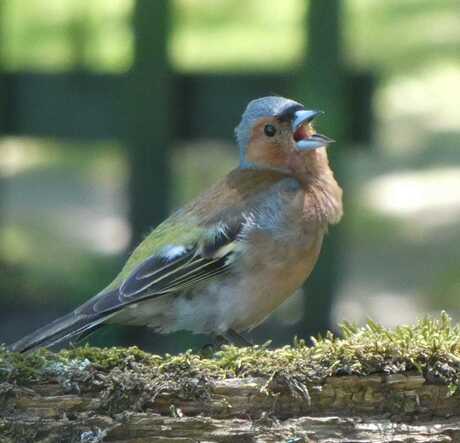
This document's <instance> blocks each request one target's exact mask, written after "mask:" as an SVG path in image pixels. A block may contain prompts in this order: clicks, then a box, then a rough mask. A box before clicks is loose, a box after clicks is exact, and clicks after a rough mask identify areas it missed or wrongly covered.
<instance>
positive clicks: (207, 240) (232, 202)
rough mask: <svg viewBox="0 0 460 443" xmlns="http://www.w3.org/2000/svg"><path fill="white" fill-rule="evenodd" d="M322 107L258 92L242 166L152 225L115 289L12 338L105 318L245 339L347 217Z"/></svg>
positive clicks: (67, 336) (84, 327) (52, 335)
mask: <svg viewBox="0 0 460 443" xmlns="http://www.w3.org/2000/svg"><path fill="white" fill-rule="evenodd" d="M319 114H321V112H319V111H312V110H307V109H305V108H304V106H302V105H301V104H300V103H297V102H295V101H293V100H289V99H286V98H283V97H264V98H259V99H256V100H253V101H251V102H250V103H249V104H248V106H247V108H246V110H245V111H244V113H243V115H242V118H241V122H240V124H239V125H238V126H237V128H236V129H235V135H236V140H237V143H238V145H239V149H240V164H239V166H238V167H237V168H236V169H234V170H233V171H231V172H230V173H229V174H228V175H227V176H226V177H224V179H223V180H222V181H220V182H219V183H217V184H216V185H214V186H213V187H212V188H211V189H209V190H208V191H206V192H204V193H203V194H201V195H200V196H198V197H197V198H196V199H195V200H194V201H192V202H191V203H189V204H187V205H186V206H184V207H183V208H181V209H179V210H177V211H176V212H174V213H173V214H172V215H171V216H170V217H169V218H167V219H166V220H165V221H164V222H163V223H161V224H160V225H159V226H158V227H157V228H156V229H154V230H153V231H152V232H151V233H150V235H148V237H146V238H145V240H144V241H143V242H142V243H141V244H140V245H139V246H138V247H137V248H136V249H135V250H134V252H133V253H132V255H131V256H130V257H129V259H128V261H127V263H126V264H125V266H124V267H123V269H122V270H121V272H120V274H119V275H118V276H117V277H116V278H115V280H114V281H113V282H112V283H111V284H110V285H109V286H108V287H107V288H105V289H103V290H102V291H101V292H100V293H98V294H97V295H96V296H94V297H93V298H91V299H89V300H88V301H87V302H86V303H84V304H83V305H81V306H80V307H78V308H77V309H75V310H74V311H73V312H71V313H70V314H67V315H65V316H64V317H62V318H60V319H58V320H56V321H54V322H53V323H51V324H49V325H46V326H44V327H42V328H41V329H38V330H37V331H35V332H33V333H32V334H30V335H28V336H26V337H24V338H23V339H21V340H19V341H18V342H16V343H15V344H14V345H12V349H13V350H15V351H20V352H24V351H28V350H32V349H35V348H38V347H49V346H52V345H55V344H57V343H60V342H64V341H69V340H75V339H77V340H78V339H82V338H83V337H86V336H87V335H88V334H89V333H91V332H93V331H94V330H96V329H97V328H99V327H101V326H102V325H104V324H105V323H120V324H127V325H143V326H149V327H151V328H153V329H155V330H156V331H158V332H160V333H169V332H174V331H178V330H187V331H191V332H193V333H202V334H213V335H215V336H219V337H221V338H224V339H225V340H227V341H230V342H235V341H237V342H241V341H244V339H243V338H242V336H241V335H240V334H241V333H242V332H244V331H249V330H251V329H252V328H254V327H255V326H257V325H258V324H260V323H261V322H262V321H263V320H264V319H265V318H266V317H267V316H268V315H269V314H270V313H271V312H272V311H273V310H274V309H275V308H276V307H277V306H279V305H280V304H281V303H282V302H283V301H285V300H286V299H287V298H288V297H289V296H290V295H291V294H292V293H293V292H295V290H296V289H297V288H299V287H300V286H301V285H302V284H303V283H304V281H305V280H306V279H307V277H308V276H309V274H310V273H311V271H312V269H313V267H314V265H315V263H316V260H317V258H318V255H319V253H320V249H321V244H322V241H323V237H324V235H325V233H326V231H327V227H328V225H329V224H334V223H337V222H338V221H339V220H340V218H341V216H342V190H341V188H340V187H339V185H338V184H337V182H336V180H335V179H334V175H333V172H332V171H331V169H330V167H329V163H328V158H327V154H326V148H325V147H326V145H328V144H329V143H330V142H331V141H332V140H331V139H329V138H327V137H326V136H324V135H321V134H318V133H317V132H316V131H315V130H314V129H313V127H312V124H311V122H312V120H313V119H314V118H315V117H317V116H318V115H319Z"/></svg>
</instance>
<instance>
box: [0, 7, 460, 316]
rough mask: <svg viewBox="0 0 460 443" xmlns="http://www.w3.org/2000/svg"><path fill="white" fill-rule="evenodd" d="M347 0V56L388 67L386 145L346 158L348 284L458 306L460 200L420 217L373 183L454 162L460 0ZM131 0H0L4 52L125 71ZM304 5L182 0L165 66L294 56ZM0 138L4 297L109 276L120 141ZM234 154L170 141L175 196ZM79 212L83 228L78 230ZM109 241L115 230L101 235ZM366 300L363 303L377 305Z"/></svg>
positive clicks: (228, 67)
mask: <svg viewBox="0 0 460 443" xmlns="http://www.w3.org/2000/svg"><path fill="white" fill-rule="evenodd" d="M152 1H153V0H152ZM344 3H345V8H344V16H343V30H344V32H343V41H342V44H343V46H344V48H345V51H344V54H345V58H346V60H345V62H346V64H347V66H348V67H349V68H355V69H363V70H367V69H370V70H372V72H373V73H374V75H375V76H376V77H378V78H379V80H381V81H380V83H379V85H378V88H377V91H376V95H375V100H374V104H375V108H376V113H377V128H376V133H377V137H376V141H375V143H374V144H375V145H376V146H377V147H378V149H375V150H374V151H373V152H369V151H368V152H357V151H356V152H353V151H352V152H351V154H350V155H349V156H348V159H347V162H348V163H347V175H348V177H349V182H348V183H347V188H346V193H347V195H348V196H349V206H348V207H347V209H346V218H345V223H346V224H347V235H348V238H347V244H348V249H347V251H346V254H345V256H346V260H347V264H346V266H347V269H346V271H345V272H346V273H347V277H344V279H345V278H348V280H349V281H351V283H350V285H351V286H350V287H351V288H352V289H349V290H348V292H349V293H352V295H353V296H356V295H355V293H354V291H355V289H356V287H358V288H361V287H365V288H366V290H374V289H375V287H374V286H369V281H371V282H372V284H377V283H378V284H380V285H381V286H382V287H385V288H388V290H389V291H394V292H395V293H396V294H398V295H399V294H400V293H406V292H407V293H409V294H412V293H414V292H416V293H417V295H418V297H417V298H415V299H411V305H412V306H413V311H414V312H415V313H417V312H419V310H430V309H439V308H441V307H449V308H450V309H451V310H453V311H455V310H456V311H457V312H459V313H460V303H459V302H458V300H459V297H458V295H459V292H460V289H459V288H460V281H459V275H460V266H459V262H460V257H459V253H458V252H457V251H458V248H456V247H455V246H454V247H452V245H456V244H458V241H460V240H459V239H460V232H459V228H458V223H456V217H457V215H456V213H455V211H454V212H452V214H451V215H450V219H449V220H448V221H447V223H446V224H444V225H440V226H441V227H440V228H438V229H434V228H430V229H428V228H424V227H423V226H422V225H423V222H425V221H426V219H427V217H426V212H423V213H422V215H419V216H418V215H417V214H415V215H413V216H411V217H409V216H395V215H394V214H388V213H382V212H381V211H380V212H379V211H378V210H376V209H375V208H374V207H371V206H370V205H369V202H368V201H366V199H365V198H364V196H365V191H366V190H367V188H368V187H369V186H370V184H372V183H373V181H374V180H375V179H376V178H379V177H383V176H385V175H388V174H389V173H390V172H391V173H394V172H398V171H403V172H404V171H406V172H407V171H409V172H413V173H417V172H421V173H423V172H424V171H430V170H431V169H433V168H434V167H437V168H439V174H440V176H442V175H443V168H447V167H450V168H455V167H458V165H460V155H459V151H458V140H459V125H458V121H460V120H459V116H458V111H456V110H458V99H457V98H456V97H457V96H456V95H455V94H456V92H455V91H456V89H458V88H457V85H458V78H459V74H458V73H459V72H460V57H459V53H458V48H459V47H460V14H459V11H458V0H438V1H436V2H433V1H427V0H407V1H404V2H401V1H399V0H387V1H385V2H383V1H378V0H348V1H346V2H344ZM133 4H134V3H133V1H132V0H93V1H91V2H82V1H80V0H28V1H27V2H25V1H21V0H8V1H6V0H3V1H1V0H0V65H1V66H2V69H5V70H8V71H19V70H33V71H70V70H75V69H77V70H78V69H79V70H88V71H93V72H116V73H118V72H125V71H127V70H128V69H129V68H130V66H131V63H132V59H133V35H132V29H131V23H130V20H131V15H132V11H133ZM307 12H308V2H304V1H302V0H285V1H283V2H271V3H267V2H266V1H263V0H244V1H243V0H174V1H173V9H172V23H171V30H170V43H169V55H170V60H171V64H172V67H173V68H174V69H176V70H178V71H185V72H200V71H207V72H209V71H225V72H228V71H233V72H242V71H245V72H247V71H257V72H264V71H287V72H293V71H295V70H296V69H298V68H299V67H300V65H301V63H302V62H303V57H304V52H305V48H306V46H307V43H308V42H307V33H306V30H305V28H304V18H305V14H306V13H307ZM153 25H154V24H152V26H153ZM312 87H314V86H312ZM267 92H272V91H267ZM456 112H457V113H456ZM334 149H335V148H334ZM0 151H1V152H2V156H1V157H0V180H1V183H0V184H1V185H2V186H1V204H2V214H1V215H2V220H1V225H2V226H1V229H0V256H1V257H2V260H3V263H2V266H1V267H0V273H1V275H0V293H1V294H2V299H3V300H4V302H5V303H7V304H9V306H20V305H21V303H23V302H24V297H26V298H27V302H29V301H31V300H34V301H38V302H40V303H46V304H52V303H54V304H56V305H57V306H64V305H65V306H71V305H75V304H76V303H77V301H78V300H81V299H84V298H86V297H87V296H89V295H91V294H94V292H96V291H97V290H98V289H100V288H101V287H103V286H104V285H105V284H107V283H109V281H110V280H111V278H112V277H113V276H114V274H115V272H114V270H116V269H117V267H118V264H119V263H120V262H121V261H122V257H121V256H120V254H121V251H122V250H123V246H122V245H123V242H122V241H120V239H122V237H123V235H126V232H124V231H123V229H122V228H117V229H121V231H120V230H117V229H114V228H113V224H112V225H110V226H112V228H110V229H112V230H110V229H107V227H106V226H107V225H105V224H104V220H105V218H109V219H110V220H109V222H110V223H115V227H117V226H118V225H117V223H118V224H120V223H122V222H123V220H125V219H126V212H127V208H126V204H125V203H126V202H125V200H126V199H125V194H126V184H127V180H128V177H127V175H128V172H127V170H126V169H127V166H126V159H125V157H124V154H123V147H121V146H119V145H117V144H116V143H114V142H111V141H108V142H105V143H87V144H79V143H73V142H69V141H65V140H37V139H34V140H30V139H29V140H25V139H7V140H3V141H1V143H0ZM236 158H237V155H236V152H235V150H234V149H233V150H232V149H231V148H230V149H229V148H228V147H226V146H224V145H220V144H218V143H216V142H215V141H210V142H207V143H203V142H199V143H196V144H186V146H182V147H180V149H179V148H178V147H177V149H174V150H173V151H172V152H171V160H172V162H171V168H172V176H173V190H172V199H173V202H172V206H173V207H177V206H179V205H180V204H182V203H183V202H184V201H187V200H189V199H190V198H192V197H193V196H194V195H196V194H198V193H199V192H200V191H201V190H202V189H204V188H206V187H207V186H209V185H210V184H211V183H213V182H214V181H215V180H216V179H217V178H218V177H221V176H222V175H224V174H225V172H226V171H228V170H229V169H230V168H231V167H232V165H234V164H235V163H236ZM424 178H425V176H424V175H423V174H422V175H418V176H416V175H414V180H418V183H421V185H423V180H424ZM402 191H403V189H402V190H401V192H402ZM452 192H455V190H453V191H452ZM115 200H116V201H115ZM409 200H410V198H409ZM459 201H460V197H459ZM104 202H105V203H104ZM107 202H108V203H107ZM117 202H118V203H117ZM120 202H121V203H120ZM146 204H148V203H147V202H146ZM427 211H428V212H429V210H427ZM435 211H437V207H436V206H434V209H432V212H435ZM94 215H96V216H97V217H96V218H97V219H98V220H99V221H98V223H101V224H100V225H98V226H99V228H97V229H96V228H95V231H94V232H98V233H99V234H98V235H102V234H103V233H107V232H112V234H110V235H112V240H111V239H110V236H109V238H107V239H106V241H105V243H104V245H102V246H101V244H99V243H97V241H96V240H94V239H93V240H92V238H93V237H91V236H88V235H89V234H88V232H89V231H91V226H90V224H85V221H87V220H93V217H94ZM435 215H436V214H435ZM104 217H105V218H104ZM404 217H405V218H404ZM434 218H436V217H434ZM69 226H70V227H71V228H74V232H73V233H72V232H69V231H70V230H69V229H67V228H66V227H69ZM78 226H80V227H81V228H80V231H85V230H86V231H88V232H86V233H85V232H79V230H78V229H77V227H78ZM113 229H114V230H113ZM77 231H78V232H77ZM87 234H88V235H87ZM128 235H129V234H128ZM110 242H112V243H117V242H118V243H117V244H119V245H120V246H119V247H118V249H117V248H115V249H113V250H107V249H104V248H106V245H107V244H109V243H110ZM98 245H99V246H98ZM366 285H368V286H366ZM405 291H406V292H405ZM357 300H358V303H359V299H357ZM363 306H364V308H361V309H362V310H364V311H366V312H365V314H366V315H372V314H373V313H372V312H371V311H370V312H368V311H367V310H366V309H367V308H366V305H363ZM390 310H393V311H395V312H396V311H398V309H397V307H396V309H394V307H393V308H392V309H390ZM380 311H381V310H380ZM338 312H339V315H340V316H348V315H351V314H349V311H346V310H345V311H340V309H339V311H338ZM454 314H455V312H454ZM414 315H415V314H414ZM459 316H460V314H459Z"/></svg>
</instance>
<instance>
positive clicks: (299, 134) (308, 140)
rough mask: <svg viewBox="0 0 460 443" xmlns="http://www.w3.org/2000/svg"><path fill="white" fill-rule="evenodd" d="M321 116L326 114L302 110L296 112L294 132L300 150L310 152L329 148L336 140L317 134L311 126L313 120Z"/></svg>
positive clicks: (293, 120)
mask: <svg viewBox="0 0 460 443" xmlns="http://www.w3.org/2000/svg"><path fill="white" fill-rule="evenodd" d="M321 114H324V112H322V111H313V110H300V111H296V112H295V114H294V118H293V119H292V132H293V134H294V140H295V144H296V147H297V148H298V149H300V150H302V151H309V150H311V149H317V148H320V147H322V146H327V145H328V144H330V143H333V142H334V140H332V139H331V138H329V137H326V136H325V135H322V134H318V133H315V132H314V131H313V130H312V128H311V126H310V123H311V122H312V121H313V119H314V118H315V117H317V116H318V115H321Z"/></svg>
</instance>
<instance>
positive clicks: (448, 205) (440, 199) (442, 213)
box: [363, 166, 460, 228]
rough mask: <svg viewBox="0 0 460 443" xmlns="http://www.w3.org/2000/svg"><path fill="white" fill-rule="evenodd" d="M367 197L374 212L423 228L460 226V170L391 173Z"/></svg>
mask: <svg viewBox="0 0 460 443" xmlns="http://www.w3.org/2000/svg"><path fill="white" fill-rule="evenodd" d="M363 194H364V195H363V197H364V201H365V203H366V204H367V205H368V207H370V208H371V209H373V210H375V211H377V212H380V213H382V214H383V215H387V216H393V217H398V218H400V219H402V221H404V220H406V221H408V222H410V223H411V224H412V223H415V224H416V225H419V226H421V227H426V228H436V227H439V226H444V225H449V224H453V223H455V224H457V223H458V220H459V217H460V166H459V167H451V168H435V169H429V170H424V171H406V172H400V173H389V174H385V175H382V176H381V177H378V178H375V179H372V180H370V181H369V183H368V184H367V186H366V188H365V190H364V192H363Z"/></svg>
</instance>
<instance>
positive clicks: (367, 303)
mask: <svg viewBox="0 0 460 443" xmlns="http://www.w3.org/2000/svg"><path fill="white" fill-rule="evenodd" d="M344 289H345V292H344V293H343V294H342V296H341V297H339V298H338V299H337V302H336V303H335V304H334V306H333V311H332V315H333V322H334V323H335V324H340V323H341V322H342V321H344V320H345V319H346V320H347V321H353V322H356V323H358V324H364V323H365V322H366V321H367V320H368V319H372V320H374V321H376V322H378V323H381V324H383V325H385V326H387V327H394V326H397V325H401V324H407V323H414V322H415V320H417V318H421V317H422V316H423V314H424V312H426V310H427V306H425V305H423V304H422V303H421V301H420V298H416V294H413V293H408V292H392V291H389V290H387V289H385V288H384V287H381V288H376V287H375V285H359V286H356V287H354V286H353V287H348V288H344Z"/></svg>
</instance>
